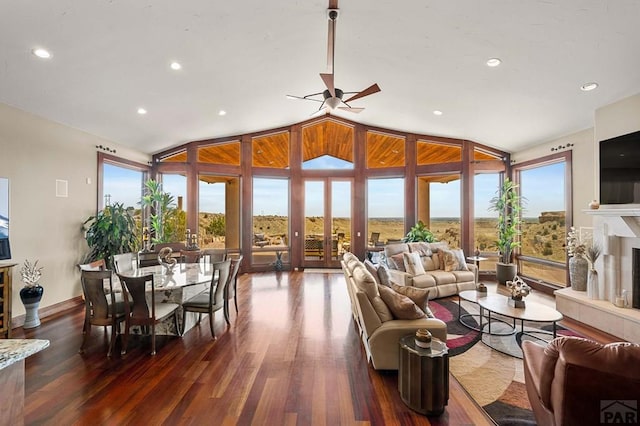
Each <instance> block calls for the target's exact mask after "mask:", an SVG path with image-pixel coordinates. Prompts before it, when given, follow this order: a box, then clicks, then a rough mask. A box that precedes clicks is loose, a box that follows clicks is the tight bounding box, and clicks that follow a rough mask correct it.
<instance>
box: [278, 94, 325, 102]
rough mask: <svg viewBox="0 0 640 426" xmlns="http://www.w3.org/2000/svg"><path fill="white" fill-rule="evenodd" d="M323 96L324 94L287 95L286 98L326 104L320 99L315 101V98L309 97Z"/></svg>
mask: <svg viewBox="0 0 640 426" xmlns="http://www.w3.org/2000/svg"><path fill="white" fill-rule="evenodd" d="M321 94H322V93H314V94H313V95H307V96H296V95H286V96H285V97H286V98H287V99H293V100H301V101H313V102H324V101H321V100H320V99H313V98H310V97H309V96H316V95H321Z"/></svg>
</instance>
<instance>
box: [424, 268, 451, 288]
mask: <svg viewBox="0 0 640 426" xmlns="http://www.w3.org/2000/svg"><path fill="white" fill-rule="evenodd" d="M429 275H431V276H432V277H433V279H434V280H435V281H436V285H442V284H455V283H456V282H457V280H456V276H455V275H454V274H453V273H452V272H446V271H443V270H436V271H430V272H429Z"/></svg>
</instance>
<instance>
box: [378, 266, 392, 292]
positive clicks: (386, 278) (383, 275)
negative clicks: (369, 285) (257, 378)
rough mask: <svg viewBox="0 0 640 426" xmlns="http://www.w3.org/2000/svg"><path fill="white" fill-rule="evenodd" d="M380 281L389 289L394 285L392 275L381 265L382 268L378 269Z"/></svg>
mask: <svg viewBox="0 0 640 426" xmlns="http://www.w3.org/2000/svg"><path fill="white" fill-rule="evenodd" d="M378 280H379V281H380V284H382V285H386V286H387V287H389V286H390V285H391V284H392V283H391V275H390V274H389V270H388V269H387V267H386V266H385V265H380V267H378Z"/></svg>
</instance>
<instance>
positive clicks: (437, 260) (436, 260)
mask: <svg viewBox="0 0 640 426" xmlns="http://www.w3.org/2000/svg"><path fill="white" fill-rule="evenodd" d="M431 260H432V261H433V269H432V270H436V269H442V253H440V252H438V251H434V252H433V254H432V255H431Z"/></svg>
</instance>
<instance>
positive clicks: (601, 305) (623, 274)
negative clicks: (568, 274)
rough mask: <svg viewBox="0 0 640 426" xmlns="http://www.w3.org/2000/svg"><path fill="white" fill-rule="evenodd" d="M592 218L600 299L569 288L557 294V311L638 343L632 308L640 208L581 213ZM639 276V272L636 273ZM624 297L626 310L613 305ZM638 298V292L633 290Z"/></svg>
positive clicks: (639, 316) (638, 323) (638, 313)
mask: <svg viewBox="0 0 640 426" xmlns="http://www.w3.org/2000/svg"><path fill="white" fill-rule="evenodd" d="M583 212H584V213H585V214H588V215H591V216H593V227H594V229H593V236H594V240H595V241H596V242H597V243H599V244H601V246H602V255H601V256H600V258H599V259H598V261H597V262H596V270H597V271H598V276H599V281H600V292H599V295H598V296H599V297H598V299H599V300H592V299H589V298H588V297H587V293H586V292H580V291H574V290H573V289H571V288H568V289H563V290H558V291H556V293H555V294H556V308H557V309H558V310H559V311H560V312H562V314H563V315H565V316H567V317H570V318H573V319H576V320H578V321H580V322H583V323H585V324H588V325H590V326H592V327H595V328H597V329H599V330H602V331H605V332H607V333H609V334H612V335H614V336H616V337H620V338H621V339H624V340H627V341H630V342H634V343H640V309H637V308H633V307H632V306H633V298H634V297H633V296H634V283H633V280H634V272H633V268H634V266H633V256H634V254H633V251H634V249H639V248H640V206H631V207H628V206H625V207H624V208H611V207H606V208H605V207H603V208H601V209H599V210H584V211H583ZM636 276H638V271H636ZM623 293H625V294H626V295H627V298H626V302H627V304H628V305H627V307H625V308H621V307H617V306H615V305H614V303H613V302H615V301H616V297H620V296H621V295H622V294H623ZM635 295H636V296H638V289H637V288H636V289H635Z"/></svg>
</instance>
